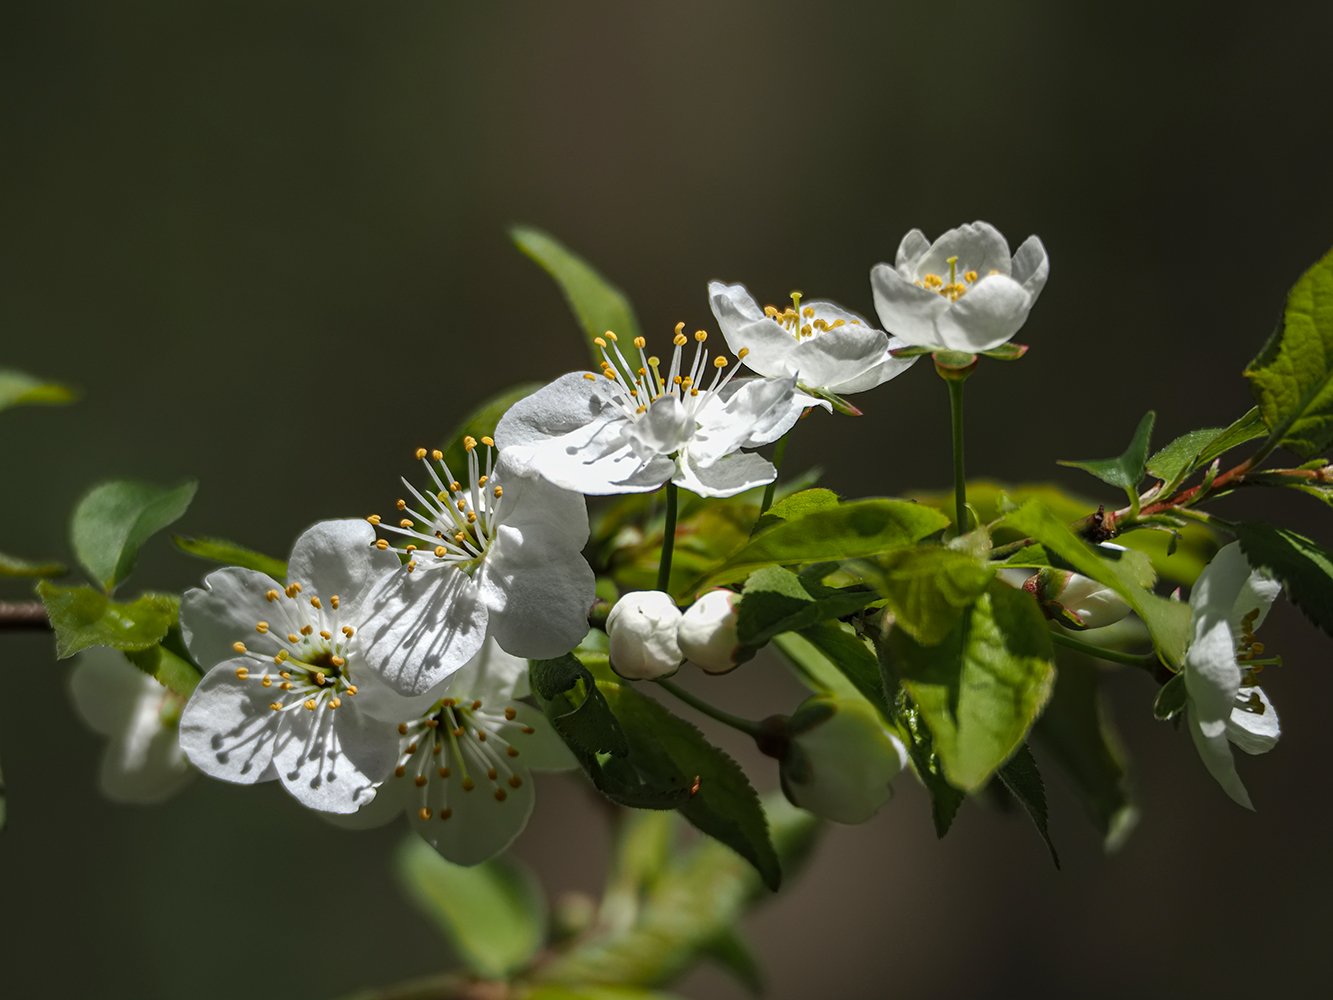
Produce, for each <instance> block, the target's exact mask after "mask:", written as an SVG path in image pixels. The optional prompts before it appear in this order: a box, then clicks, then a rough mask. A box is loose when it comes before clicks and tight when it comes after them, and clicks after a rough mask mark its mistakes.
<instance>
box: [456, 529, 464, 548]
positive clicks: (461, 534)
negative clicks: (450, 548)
mask: <svg viewBox="0 0 1333 1000" xmlns="http://www.w3.org/2000/svg"><path fill="white" fill-rule="evenodd" d="M466 538H467V532H465V531H460V532H459V533H458V534H456V535H454V541H455V542H457V543H458V544H459V545H462V544H463V541H464V540H465V539H466Z"/></svg>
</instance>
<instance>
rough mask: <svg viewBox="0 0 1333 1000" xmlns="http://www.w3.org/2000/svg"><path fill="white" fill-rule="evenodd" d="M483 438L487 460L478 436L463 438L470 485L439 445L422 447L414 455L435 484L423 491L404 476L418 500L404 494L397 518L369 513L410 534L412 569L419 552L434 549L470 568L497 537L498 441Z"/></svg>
mask: <svg viewBox="0 0 1333 1000" xmlns="http://www.w3.org/2000/svg"><path fill="white" fill-rule="evenodd" d="M480 444H482V445H484V446H485V448H486V460H485V462H484V463H483V462H482V461H481V459H479V458H478V456H477V445H478V441H477V439H476V438H474V437H471V436H469V437H465V438H463V449H464V451H466V452H467V479H466V485H464V481H463V480H459V479H455V478H454V474H453V472H451V471H450V469H449V466H448V465H447V464H446V463H445V461H444V452H442V451H440V450H439V449H438V448H437V449H434V450H427V449H425V448H418V449H417V450H416V457H417V459H418V460H419V461H420V462H421V464H422V465H424V466H425V467H426V472H427V474H428V475H429V476H430V479H431V482H432V483H434V485H435V489H434V490H433V491H431V492H422V491H421V490H418V489H417V488H416V487H415V486H413V485H412V484H411V483H410V482H408V481H407V479H406V478H404V479H403V485H404V486H405V487H407V490H408V492H409V493H410V494H411V495H412V497H413V499H414V500H415V501H416V503H417V506H415V507H414V506H412V505H411V504H409V503H408V501H407V500H406V499H403V498H400V499H399V500H398V502H397V504H396V506H397V508H398V513H399V515H400V516H399V519H398V521H397V523H391V522H385V521H384V520H383V518H381V517H380V515H378V514H372V515H370V517H368V518H367V519H366V520H368V521H369V522H370V523H371V524H373V525H375V526H376V527H377V528H382V529H383V530H384V531H390V532H393V533H394V534H397V535H403V536H405V537H407V538H409V539H411V541H410V542H409V543H408V544H407V545H405V546H404V547H403V551H404V552H406V553H407V571H408V572H409V573H411V572H412V571H414V570H415V569H416V568H417V557H418V555H419V554H420V553H421V552H428V553H431V554H432V555H433V556H434V557H435V559H436V560H438V561H439V562H441V563H446V564H449V565H453V566H457V567H458V568H459V569H462V570H467V569H469V568H470V567H472V566H474V565H476V563H477V562H478V561H479V560H480V559H481V557H482V556H483V555H484V554H485V552H486V547H487V546H488V545H489V544H490V542H491V539H492V538H494V537H495V529H496V528H497V527H498V526H499V512H500V505H501V501H502V499H503V497H504V487H503V486H501V485H500V484H498V483H493V482H492V479H493V478H494V476H495V451H494V447H495V442H494V441H493V440H491V438H489V437H483V438H482V439H481V441H480ZM375 545H376V547H377V548H379V549H380V550H381V551H383V550H385V549H387V548H388V547H389V542H388V540H387V539H384V538H381V539H380V540H379V541H377V542H376V543H375Z"/></svg>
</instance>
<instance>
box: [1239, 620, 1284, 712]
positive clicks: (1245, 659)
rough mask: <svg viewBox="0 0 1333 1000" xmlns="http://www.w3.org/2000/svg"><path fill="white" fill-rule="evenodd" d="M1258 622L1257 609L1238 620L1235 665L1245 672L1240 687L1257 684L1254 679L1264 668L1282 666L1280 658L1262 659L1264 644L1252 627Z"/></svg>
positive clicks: (1253, 698)
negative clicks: (1238, 628)
mask: <svg viewBox="0 0 1333 1000" xmlns="http://www.w3.org/2000/svg"><path fill="white" fill-rule="evenodd" d="M1258 620H1259V609H1258V608H1255V609H1254V610H1252V611H1249V612H1247V613H1246V615H1245V617H1244V618H1242V619H1241V620H1240V638H1239V639H1237V640H1236V664H1237V665H1238V666H1239V667H1240V668H1241V670H1243V671H1244V672H1245V677H1244V680H1242V681H1241V686H1242V687H1253V686H1254V685H1255V684H1257V683H1259V682H1258V680H1257V679H1256V678H1257V677H1258V676H1259V675H1260V674H1261V673H1263V672H1264V667H1274V666H1281V665H1282V657H1280V656H1271V657H1268V658H1267V659H1263V658H1262V657H1263V655H1264V644H1263V643H1262V642H1260V641H1259V639H1258V637H1256V636H1255V634H1254V626H1255V623H1256V622H1257V621H1258ZM1251 698H1252V700H1257V698H1256V696H1253V695H1252V696H1251ZM1259 711H1260V712H1262V711H1263V705H1262V704H1260V705H1259Z"/></svg>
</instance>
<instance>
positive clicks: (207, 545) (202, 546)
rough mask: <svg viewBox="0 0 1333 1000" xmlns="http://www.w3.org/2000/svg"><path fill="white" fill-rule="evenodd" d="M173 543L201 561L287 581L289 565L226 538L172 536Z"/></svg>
mask: <svg viewBox="0 0 1333 1000" xmlns="http://www.w3.org/2000/svg"><path fill="white" fill-rule="evenodd" d="M171 541H172V544H173V545H175V546H176V548H178V549H180V550H181V551H182V552H184V553H186V554H187V555H192V556H196V557H197V558H199V559H207V560H208V561H209V562H215V563H220V564H221V565H223V566H240V567H242V568H243V569H252V570H254V571H255V572H257V573H264V574H267V575H268V576H271V577H272V578H273V579H274V580H285V579H287V564H286V563H285V562H283V561H282V560H281V559H275V558H273V556H268V555H265V554H264V553H262V552H256V551H255V550H254V549H248V548H246V547H245V546H244V545H238V544H237V543H236V542H229V541H227V539H225V538H208V537H191V536H189V535H172V536H171Z"/></svg>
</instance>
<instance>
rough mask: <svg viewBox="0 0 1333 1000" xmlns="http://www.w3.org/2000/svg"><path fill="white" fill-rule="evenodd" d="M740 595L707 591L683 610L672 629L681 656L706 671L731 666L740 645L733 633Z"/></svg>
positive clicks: (738, 610) (729, 592) (713, 671)
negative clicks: (678, 624) (674, 630)
mask: <svg viewBox="0 0 1333 1000" xmlns="http://www.w3.org/2000/svg"><path fill="white" fill-rule="evenodd" d="M740 597H741V595H740V594H737V593H735V592H734V591H731V590H710V591H709V592H708V593H707V594H704V595H703V597H701V598H699V599H698V600H697V601H695V602H694V603H693V604H691V605H690V606H689V607H688V608H687V609H686V610H685V613H684V615H683V616H682V617H681V620H680V626H679V628H678V629H677V630H676V639H677V641H678V643H679V644H680V651H681V653H683V654H684V656H685V659H687V660H689V661H690V662H691V663H693V664H695V665H696V666H698V667H700V668H701V669H703V670H704V671H706V672H707V673H710V674H725V673H726V672H727V671H729V670H732V669H734V668H735V666H736V663H737V659H736V657H737V654H738V653H739V652H740V648H741V644H740V639H739V638H738V637H737V635H736V622H737V619H738V617H739V615H740Z"/></svg>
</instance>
